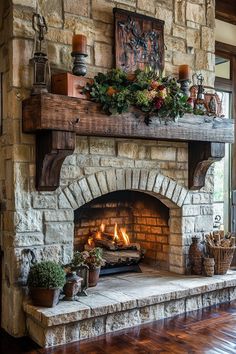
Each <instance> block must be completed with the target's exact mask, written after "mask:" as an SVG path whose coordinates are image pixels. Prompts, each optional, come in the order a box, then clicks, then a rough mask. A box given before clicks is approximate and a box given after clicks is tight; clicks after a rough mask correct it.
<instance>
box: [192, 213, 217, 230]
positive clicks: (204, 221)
mask: <svg viewBox="0 0 236 354" xmlns="http://www.w3.org/2000/svg"><path fill="white" fill-rule="evenodd" d="M212 228H213V216H212V215H201V216H197V217H196V219H195V227H194V231H195V232H207V231H211V230H212Z"/></svg>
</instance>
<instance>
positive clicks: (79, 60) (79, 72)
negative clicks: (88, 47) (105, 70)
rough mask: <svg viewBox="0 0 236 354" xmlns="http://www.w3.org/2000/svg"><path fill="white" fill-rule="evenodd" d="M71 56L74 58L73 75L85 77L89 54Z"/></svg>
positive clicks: (73, 53) (75, 53) (74, 53)
mask: <svg viewBox="0 0 236 354" xmlns="http://www.w3.org/2000/svg"><path fill="white" fill-rule="evenodd" d="M71 56H72V57H73V58H74V63H73V69H72V73H73V74H74V75H76V76H85V75H86V73H87V66H86V57H87V56H88V54H86V53H79V52H72V53H71Z"/></svg>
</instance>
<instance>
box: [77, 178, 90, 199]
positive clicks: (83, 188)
mask: <svg viewBox="0 0 236 354" xmlns="http://www.w3.org/2000/svg"><path fill="white" fill-rule="evenodd" d="M78 185H79V187H80V189H81V191H82V194H83V197H84V200H85V201H86V203H88V202H90V200H92V199H93V197H92V194H91V192H90V189H89V186H88V183H87V180H86V178H82V179H80V180H79V181H78Z"/></svg>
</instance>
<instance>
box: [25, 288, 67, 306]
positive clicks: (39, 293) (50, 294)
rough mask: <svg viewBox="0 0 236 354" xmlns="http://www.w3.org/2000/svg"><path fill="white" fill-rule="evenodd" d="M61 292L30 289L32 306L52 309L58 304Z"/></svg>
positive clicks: (57, 289)
mask: <svg viewBox="0 0 236 354" xmlns="http://www.w3.org/2000/svg"><path fill="white" fill-rule="evenodd" d="M60 292H61V290H60V289H59V288H50V289H45V288H30V296H31V299H32V300H33V305H35V306H42V307H54V306H56V305H57V304H58V302H59V296H60Z"/></svg>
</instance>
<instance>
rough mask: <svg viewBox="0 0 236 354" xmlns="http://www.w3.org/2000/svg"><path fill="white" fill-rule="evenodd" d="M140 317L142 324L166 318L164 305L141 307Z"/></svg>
mask: <svg viewBox="0 0 236 354" xmlns="http://www.w3.org/2000/svg"><path fill="white" fill-rule="evenodd" d="M139 316H140V320H141V323H147V322H150V321H157V320H160V319H162V318H164V317H165V315H164V304H156V305H153V306H145V307H141V308H140V309H139Z"/></svg>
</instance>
